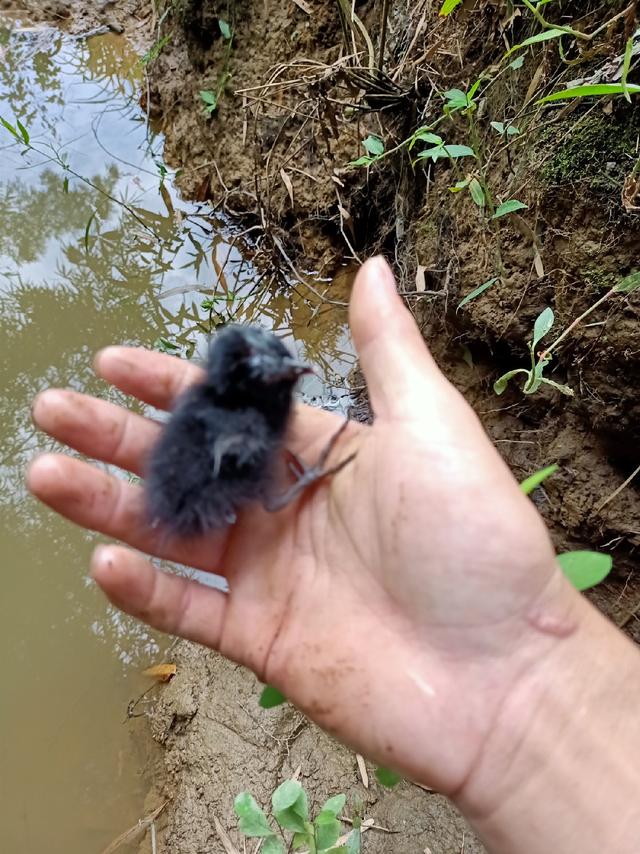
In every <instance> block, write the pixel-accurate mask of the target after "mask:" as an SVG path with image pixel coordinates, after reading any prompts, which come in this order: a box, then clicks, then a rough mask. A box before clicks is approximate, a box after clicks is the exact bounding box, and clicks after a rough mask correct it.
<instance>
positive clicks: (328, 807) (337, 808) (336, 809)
mask: <svg viewBox="0 0 640 854" xmlns="http://www.w3.org/2000/svg"><path fill="white" fill-rule="evenodd" d="M346 802H347V798H346V796H345V795H334V796H333V797H332V798H329V800H328V801H326V802H325V803H324V805H323V807H322V809H321V810H320V815H322V814H323V813H325V812H326V813H330V814H331V815H332V816H334V817H336V816H337V815H338V813H340V812H342V810H343V809H344V805H345V804H346Z"/></svg>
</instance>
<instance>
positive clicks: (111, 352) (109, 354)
mask: <svg viewBox="0 0 640 854" xmlns="http://www.w3.org/2000/svg"><path fill="white" fill-rule="evenodd" d="M123 350H124V348H123V347H118V346H116V345H113V346H111V347H103V348H102V350H98V352H97V353H96V354H95V356H94V357H93V370H94V371H95V373H96V374H97V375H98V376H102V372H101V368H100V363H101V362H102V361H103V359H104V358H105V357H106V358H108V359H110V360H111V361H112V362H120V363H121V364H123V365H125V364H127V360H126V358H125V356H124V353H123Z"/></svg>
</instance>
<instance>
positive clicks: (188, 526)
mask: <svg viewBox="0 0 640 854" xmlns="http://www.w3.org/2000/svg"><path fill="white" fill-rule="evenodd" d="M308 372H310V369H309V368H308V367H307V366H306V365H304V364H301V363H300V362H298V361H296V360H295V359H294V358H292V357H291V355H290V354H289V352H288V350H287V348H286V347H285V346H284V344H282V342H281V341H280V340H279V339H278V338H277V337H276V336H275V335H273V334H272V333H270V332H267V331H265V330H263V329H261V328H259V327H256V326H253V327H251V326H250V327H242V326H229V327H227V328H226V329H224V330H223V331H222V332H220V333H219V334H218V335H217V336H216V338H215V339H214V342H213V344H212V346H211V349H210V352H209V357H208V360H207V364H206V372H205V378H204V379H203V380H202V382H200V383H197V384H196V385H194V386H192V387H191V388H190V389H189V390H188V391H187V392H186V393H185V394H184V395H183V396H182V398H181V399H179V400H178V403H177V405H176V408H175V410H174V412H173V414H172V416H171V418H170V419H169V421H168V423H167V424H166V426H165V427H164V429H163V431H162V433H161V436H160V439H159V441H158V443H157V445H156V446H155V448H154V449H153V451H152V454H151V457H150V460H149V464H148V471H147V478H146V497H147V509H148V514H149V518H150V521H151V523H152V524H153V525H154V526H158V527H160V528H161V529H164V530H166V532H167V533H168V534H172V535H177V536H194V535H199V534H203V533H206V532H207V531H212V530H216V529H221V528H224V527H226V526H227V525H231V524H233V523H234V522H235V521H236V518H237V513H238V511H239V510H240V509H241V508H242V507H244V506H245V505H246V504H248V503H250V502H254V501H259V502H261V503H262V504H263V505H264V507H265V508H266V509H267V510H272V511H276V510H279V509H281V508H282V507H284V506H286V504H288V503H289V502H290V501H292V500H294V499H295V498H297V497H298V496H299V495H300V493H301V492H302V491H303V490H304V489H305V488H306V487H307V486H309V485H310V484H312V483H314V482H315V481H317V480H318V479H320V478H322V477H325V476H327V475H330V474H334V473H335V472H337V471H338V470H339V469H340V468H342V466H343V465H346V463H347V462H349V459H350V458H349V459H347V460H345V461H343V462H342V463H341V464H339V465H338V466H336V467H334V468H333V469H329V470H328V471H324V470H323V466H324V463H325V462H326V459H327V457H328V455H329V453H330V451H331V448H332V447H333V445H334V443H335V441H336V440H337V438H338V436H339V435H340V433H341V432H342V430H343V429H344V426H346V424H347V423H348V422H344V425H343V427H342V428H341V429H340V431H339V432H338V433H337V434H336V435H335V436H334V437H333V438H332V439H331V441H330V442H329V444H328V446H327V448H326V449H325V451H324V452H323V453H322V455H321V457H320V460H319V464H318V466H317V467H315V468H309V469H307V468H306V467H305V466H304V465H303V464H302V463H300V462H299V461H297V460H295V465H294V466H293V467H292V470H293V471H294V473H295V475H296V482H295V484H294V485H293V486H292V487H290V488H289V489H288V490H286V491H284V492H282V493H281V494H280V495H276V494H275V493H276V490H277V486H276V482H277V477H276V470H277V463H278V460H279V459H280V456H281V451H282V450H283V442H284V436H285V432H286V428H287V423H288V421H289V416H290V414H291V408H292V403H293V389H294V386H295V384H296V382H297V380H298V378H299V377H300V376H301V375H302V374H304V373H308Z"/></svg>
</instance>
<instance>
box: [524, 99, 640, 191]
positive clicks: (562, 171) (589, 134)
mask: <svg viewBox="0 0 640 854" xmlns="http://www.w3.org/2000/svg"><path fill="white" fill-rule="evenodd" d="M639 132H640V110H638V109H634V110H629V109H628V108H627V109H624V108H623V109H618V110H617V111H616V112H614V114H613V115H611V116H603V115H601V114H598V115H589V116H586V117H582V118H580V117H578V118H577V119H576V118H570V119H567V120H566V121H564V122H560V123H559V124H558V125H554V126H552V127H551V128H549V129H547V130H546V131H545V132H544V133H543V134H541V135H540V138H539V143H538V144H539V145H541V146H542V147H543V149H547V150H549V149H550V150H552V151H554V153H553V155H552V156H551V158H550V159H548V160H547V161H546V162H545V164H544V166H543V167H542V178H543V180H545V181H546V182H548V183H550V184H573V183H575V182H584V183H586V184H587V185H588V186H589V187H590V189H591V190H593V191H595V192H600V193H603V192H606V193H610V192H611V191H612V190H615V189H619V187H620V184H621V182H622V180H624V177H625V175H627V174H628V172H630V170H631V168H632V167H633V163H634V161H635V158H636V157H637V155H636V153H635V152H636V144H637V139H638V133H639Z"/></svg>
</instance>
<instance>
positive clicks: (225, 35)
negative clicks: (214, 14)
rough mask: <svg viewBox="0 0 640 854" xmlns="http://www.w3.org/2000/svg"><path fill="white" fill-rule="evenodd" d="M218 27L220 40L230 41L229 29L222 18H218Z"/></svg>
mask: <svg viewBox="0 0 640 854" xmlns="http://www.w3.org/2000/svg"><path fill="white" fill-rule="evenodd" d="M218 26H219V27H220V32H221V33H222V38H223V39H225V40H226V41H230V40H231V27H230V26H229V24H227V22H226V21H223V20H222V18H218Z"/></svg>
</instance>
